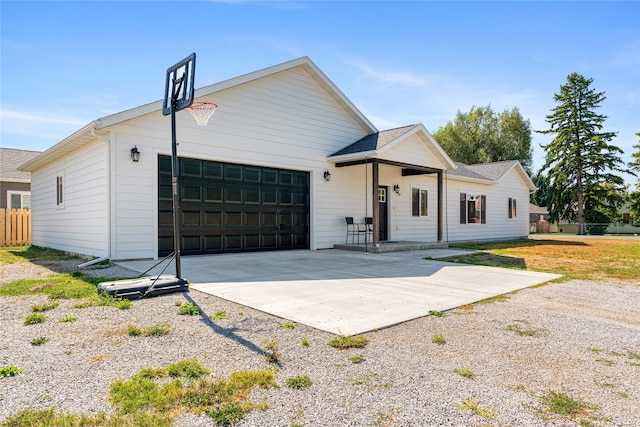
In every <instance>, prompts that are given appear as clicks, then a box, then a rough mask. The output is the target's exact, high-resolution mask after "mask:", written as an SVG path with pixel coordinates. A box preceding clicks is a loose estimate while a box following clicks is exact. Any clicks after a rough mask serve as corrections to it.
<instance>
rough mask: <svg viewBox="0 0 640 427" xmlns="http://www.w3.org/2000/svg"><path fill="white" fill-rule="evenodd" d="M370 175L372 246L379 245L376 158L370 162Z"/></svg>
mask: <svg viewBox="0 0 640 427" xmlns="http://www.w3.org/2000/svg"><path fill="white" fill-rule="evenodd" d="M371 175H372V179H373V185H372V186H371V188H372V191H373V195H372V196H373V197H372V202H373V217H372V218H373V246H374V247H378V246H380V230H379V228H380V227H379V221H380V219H379V218H380V201H379V200H378V186H379V182H378V181H379V171H378V159H373V162H372V163H371Z"/></svg>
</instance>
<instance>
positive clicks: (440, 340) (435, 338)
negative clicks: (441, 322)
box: [431, 335, 447, 344]
mask: <svg viewBox="0 0 640 427" xmlns="http://www.w3.org/2000/svg"><path fill="white" fill-rule="evenodd" d="M431 342H432V343H434V344H444V343H446V342H447V340H446V339H445V338H444V337H443V336H442V335H434V336H432V337H431Z"/></svg>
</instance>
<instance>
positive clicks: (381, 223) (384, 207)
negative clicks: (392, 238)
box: [378, 186, 389, 242]
mask: <svg viewBox="0 0 640 427" xmlns="http://www.w3.org/2000/svg"><path fill="white" fill-rule="evenodd" d="M388 189H389V188H388V187H386V186H380V187H378V204H379V205H380V216H379V217H378V236H379V238H380V241H381V242H383V241H385V240H389V234H388V231H387V224H388V220H389V211H388V206H389V204H388V203H387V192H388Z"/></svg>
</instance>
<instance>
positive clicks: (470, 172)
mask: <svg viewBox="0 0 640 427" xmlns="http://www.w3.org/2000/svg"><path fill="white" fill-rule="evenodd" d="M455 163H456V169H454V170H450V171H448V172H447V174H448V175H454V176H462V177H465V178H475V179H484V180H487V181H498V180H499V179H500V178H502V176H504V174H505V173H507V172H508V171H509V169H511V168H512V167H513V166H514V165H515V164H517V163H518V161H517V160H505V161H502V162H492V163H478V164H475V165H467V164H464V163H460V162H455Z"/></svg>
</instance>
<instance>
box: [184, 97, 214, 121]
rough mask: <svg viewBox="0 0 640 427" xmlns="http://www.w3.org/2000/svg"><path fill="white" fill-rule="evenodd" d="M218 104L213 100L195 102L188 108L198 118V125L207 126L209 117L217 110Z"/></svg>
mask: <svg viewBox="0 0 640 427" xmlns="http://www.w3.org/2000/svg"><path fill="white" fill-rule="evenodd" d="M217 109H218V106H217V105H216V104H214V103H213V102H194V103H193V104H191V106H190V107H188V108H187V110H189V113H191V115H192V116H193V118H194V119H196V123H197V124H198V126H206V125H207V123H209V118H210V117H211V116H213V113H215V112H216V110H217Z"/></svg>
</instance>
